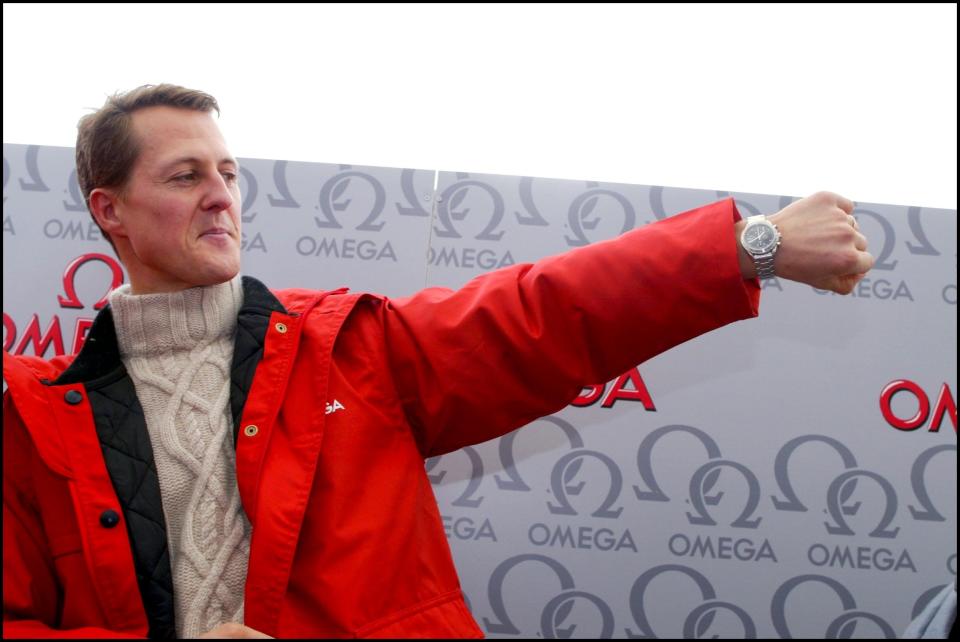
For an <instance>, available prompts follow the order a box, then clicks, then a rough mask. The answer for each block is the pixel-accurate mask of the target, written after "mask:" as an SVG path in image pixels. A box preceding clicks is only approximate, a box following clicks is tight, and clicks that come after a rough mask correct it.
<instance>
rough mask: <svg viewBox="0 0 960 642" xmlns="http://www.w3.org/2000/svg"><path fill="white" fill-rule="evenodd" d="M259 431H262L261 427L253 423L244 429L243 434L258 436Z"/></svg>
mask: <svg viewBox="0 0 960 642" xmlns="http://www.w3.org/2000/svg"><path fill="white" fill-rule="evenodd" d="M258 432H260V429H259V428H257V427H256V426H253V425H250V426H247V427H246V428H244V429H243V434H245V435H246V436H247V437H256V436H257V433H258Z"/></svg>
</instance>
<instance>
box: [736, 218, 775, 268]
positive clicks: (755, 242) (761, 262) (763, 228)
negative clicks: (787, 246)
mask: <svg viewBox="0 0 960 642" xmlns="http://www.w3.org/2000/svg"><path fill="white" fill-rule="evenodd" d="M740 245H742V246H743V249H745V250H746V251H747V254H749V255H750V256H751V257H752V258H753V262H754V263H755V264H756V266H757V277H759V278H761V279H772V278H773V277H774V276H775V274H774V271H773V257H774V256H775V255H776V253H777V248H779V247H780V230H778V229H777V226H776V225H774V224H773V223H771V222H770V221H769V220H767V217H766V216H763V215H762V214H760V215H757V216H750V217H747V225H746V226H745V227H744V228H743V232H741V233H740Z"/></svg>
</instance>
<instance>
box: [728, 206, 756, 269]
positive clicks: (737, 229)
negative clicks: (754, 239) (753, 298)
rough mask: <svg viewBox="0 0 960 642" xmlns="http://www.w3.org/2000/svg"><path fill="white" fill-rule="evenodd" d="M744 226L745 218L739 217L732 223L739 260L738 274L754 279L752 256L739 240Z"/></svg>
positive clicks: (745, 223) (754, 266)
mask: <svg viewBox="0 0 960 642" xmlns="http://www.w3.org/2000/svg"><path fill="white" fill-rule="evenodd" d="M746 226H747V221H746V219H741V220H739V221H737V222H736V223H734V225H733V239H734V243H736V244H737V259H738V261H739V262H740V274H742V275H743V278H744V279H755V278H757V266H756V264H755V263H754V261H753V257H752V256H750V254H749V253H748V252H747V250H746V249H745V248H744V247H743V243H741V242H740V235H741V234H742V233H743V228H745V227H746Z"/></svg>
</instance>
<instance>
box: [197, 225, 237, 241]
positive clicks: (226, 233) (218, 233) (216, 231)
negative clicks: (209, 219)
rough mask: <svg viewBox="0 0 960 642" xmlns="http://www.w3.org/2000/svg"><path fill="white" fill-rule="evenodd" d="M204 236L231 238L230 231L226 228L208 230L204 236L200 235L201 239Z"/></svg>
mask: <svg viewBox="0 0 960 642" xmlns="http://www.w3.org/2000/svg"><path fill="white" fill-rule="evenodd" d="M204 236H218V237H220V236H230V230H228V229H226V228H223V227H214V228H212V229H209V230H207V231H206V232H204V233H203V234H201V235H200V237H201V238H202V237H204Z"/></svg>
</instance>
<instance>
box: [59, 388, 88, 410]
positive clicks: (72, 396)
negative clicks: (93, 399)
mask: <svg viewBox="0 0 960 642" xmlns="http://www.w3.org/2000/svg"><path fill="white" fill-rule="evenodd" d="M63 398H64V399H65V400H66V402H67V403H68V404H70V405H72V406H76V405H77V404H78V403H80V402H81V401H83V395H81V394H80V393H79V392H77V391H76V390H68V391H67V394H65V395H63Z"/></svg>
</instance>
